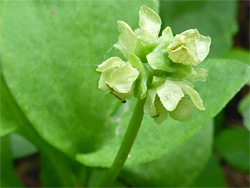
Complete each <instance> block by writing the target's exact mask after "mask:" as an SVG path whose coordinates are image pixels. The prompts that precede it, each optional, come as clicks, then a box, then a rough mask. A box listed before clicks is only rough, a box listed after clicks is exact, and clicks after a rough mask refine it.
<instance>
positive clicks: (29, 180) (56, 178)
mask: <svg viewBox="0 0 250 188" xmlns="http://www.w3.org/2000/svg"><path fill="white" fill-rule="evenodd" d="M249 8H250V7H249V2H248V1H231V0H229V1H208V0H204V1H202V0H200V1H165V0H162V1H160V6H159V13H160V16H161V18H162V20H163V28H165V26H171V27H172V30H173V32H174V34H177V33H180V32H182V31H184V30H187V29H189V28H197V29H198V30H199V31H200V33H202V34H204V35H209V36H210V37H211V38H212V46H211V53H210V55H209V57H208V58H214V57H216V58H217V57H224V58H230V59H235V60H239V61H241V62H242V63H246V64H250V62H249V59H250V54H249V35H250V33H249ZM1 76H2V75H1ZM229 84H230V83H229ZM4 86H5V82H4V79H1V87H4ZM6 91H8V89H7V90H3V89H2V90H1V96H9V94H6ZM10 96H11V95H10ZM1 99H2V98H1ZM2 102H4V103H6V104H7V105H9V106H11V105H12V104H13V103H15V101H12V99H7V97H6V100H4V101H2V100H1V104H2ZM1 113H4V111H3V110H2V109H1ZM12 114H19V113H17V112H16V109H13V113H12ZM4 117H5V118H7V120H6V121H8V122H10V124H12V123H13V124H15V122H12V116H10V114H5V115H4ZM16 118H17V119H18V122H19V123H20V124H29V123H30V122H28V120H27V119H26V118H25V117H23V116H19V115H17V117H16ZM212 125H213V126H212ZM1 126H4V124H3V125H1ZM24 127H25V126H24ZM14 129H15V125H13V126H9V128H8V129H5V130H7V131H9V132H12V131H13V130H14ZM249 130H250V95H249V85H246V86H245V87H244V88H242V89H241V90H240V91H239V92H238V93H237V95H236V96H235V97H234V98H233V99H232V100H231V102H230V103H229V104H228V105H227V106H226V107H225V108H224V109H223V110H222V111H221V112H220V113H219V114H218V115H217V116H216V117H215V118H214V120H213V121H211V122H210V123H209V124H207V125H206V126H204V127H203V128H202V129H201V130H200V131H199V132H198V133H197V134H196V135H195V136H193V137H192V138H191V139H190V140H188V141H187V142H186V143H185V144H183V145H182V146H181V147H179V148H178V149H177V150H175V151H174V152H172V153H170V154H168V155H167V156H164V157H162V158H160V159H158V160H154V161H152V162H149V163H145V164H141V165H139V166H135V167H126V168H124V170H123V171H122V173H121V175H120V177H119V178H118V180H117V182H116V184H115V186H119V187H131V186H132V187H133V186H135V187H145V186H147V187H151V186H152V187H154V186H155V187H160V186H162V187H173V186H182V187H183V186H185V187H247V186H249V182H250V180H249V174H250V171H249V160H250V156H249V153H250V151H249V148H250V142H249ZM2 135H7V133H6V132H1V136H2ZM27 135H33V137H39V136H36V134H35V133H34V132H32V131H31V130H26V129H24V130H23V133H22V134H21V135H16V134H9V135H8V136H2V137H1V153H0V155H1V186H2V187H8V186H11V187H13V186H28V187H37V186H40V185H43V186H45V187H46V186H55V187H59V186H70V185H72V183H73V184H76V185H78V186H84V185H85V183H84V182H86V181H84V180H85V179H88V176H89V175H90V174H91V175H92V177H91V179H90V180H89V185H90V186H96V185H97V182H98V181H99V179H100V177H102V175H103V173H105V170H104V169H101V168H91V169H89V168H88V167H83V166H82V165H81V164H79V163H78V162H76V161H72V160H71V159H70V158H69V157H67V156H66V155H65V154H63V153H62V152H60V151H58V150H57V149H55V148H54V147H52V146H49V144H48V143H46V142H44V141H39V142H41V143H42V144H40V145H41V147H40V148H36V147H35V146H34V145H33V144H31V143H30V142H29V141H28V140H27V139H30V138H29V136H28V137H27ZM24 137H25V138H26V139H25V138H24ZM30 140H32V139H30ZM45 147H46V151H48V147H49V150H50V151H51V153H52V152H55V153H57V155H56V157H55V156H54V155H51V156H46V155H43V149H44V148H45ZM204 155H206V156H207V158H204V157H202V156H204ZM12 159H13V160H12ZM202 160H203V161H202ZM13 161H14V163H13ZM65 161H66V162H65ZM56 163H60V164H61V165H59V167H58V169H57V170H56V171H57V172H61V173H58V174H56V173H55V174H51V171H54V170H55V169H51V166H53V164H56ZM176 163H178V166H176ZM57 166H58V165H57ZM65 169H66V170H65ZM48 174H49V175H48ZM18 177H19V178H18ZM19 179H21V181H19ZM41 182H42V183H41Z"/></svg>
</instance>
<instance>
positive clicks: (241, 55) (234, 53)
mask: <svg viewBox="0 0 250 188" xmlns="http://www.w3.org/2000/svg"><path fill="white" fill-rule="evenodd" d="M225 58H228V59H235V60H238V61H241V62H243V63H246V64H248V65H249V64H250V61H249V59H250V52H249V50H247V49H243V48H234V49H232V50H230V51H229V52H228V53H227V54H225Z"/></svg>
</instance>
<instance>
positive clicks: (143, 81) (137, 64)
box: [129, 53, 149, 99]
mask: <svg viewBox="0 0 250 188" xmlns="http://www.w3.org/2000/svg"><path fill="white" fill-rule="evenodd" d="M129 62H130V64H131V65H132V66H133V67H134V68H136V69H137V70H138V71H139V73H140V74H139V77H138V79H137V81H136V85H135V90H134V92H135V97H137V98H139V99H144V98H145V97H146V94H147V82H148V76H149V75H148V74H149V73H148V71H147V69H146V67H145V65H144V64H143V63H142V62H141V60H140V59H139V58H138V57H137V56H136V55H135V54H133V53H131V55H130V57H129Z"/></svg>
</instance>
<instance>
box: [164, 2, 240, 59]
mask: <svg viewBox="0 0 250 188" xmlns="http://www.w3.org/2000/svg"><path fill="white" fill-rule="evenodd" d="M160 16H161V18H162V21H163V28H164V27H166V26H170V27H171V28H172V30H173V33H174V34H178V33H181V32H183V31H185V30H188V29H198V31H199V32H200V33H201V34H202V35H206V36H210V37H211V39H212V43H211V51H210V53H209V56H210V57H212V56H213V57H214V56H216V57H219V56H220V55H222V54H224V53H225V52H227V51H228V50H229V49H230V48H231V46H232V44H233V36H234V34H235V33H236V31H237V1H236V0H233V1H219V2H218V1H207V0H200V1H164V0H161V1H160Z"/></svg>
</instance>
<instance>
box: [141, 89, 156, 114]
mask: <svg viewBox="0 0 250 188" xmlns="http://www.w3.org/2000/svg"><path fill="white" fill-rule="evenodd" d="M155 98H156V90H155V89H149V90H148V92H147V98H146V101H145V104H144V109H143V110H144V113H145V114H149V115H150V116H151V117H156V116H158V113H157V110H156V106H155Z"/></svg>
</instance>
